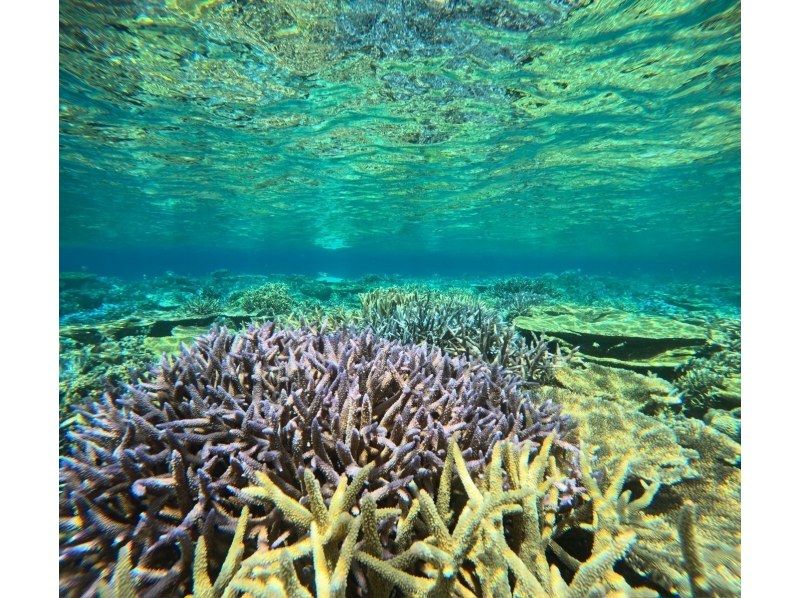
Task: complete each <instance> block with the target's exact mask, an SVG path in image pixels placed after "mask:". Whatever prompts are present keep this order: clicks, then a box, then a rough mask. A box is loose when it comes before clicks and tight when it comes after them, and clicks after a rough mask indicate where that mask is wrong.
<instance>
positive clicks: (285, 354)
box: [61, 324, 571, 595]
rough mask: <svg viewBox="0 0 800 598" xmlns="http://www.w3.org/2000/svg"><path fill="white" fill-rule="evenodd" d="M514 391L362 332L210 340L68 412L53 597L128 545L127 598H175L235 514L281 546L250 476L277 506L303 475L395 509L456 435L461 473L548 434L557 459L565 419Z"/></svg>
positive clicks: (92, 583) (489, 376) (106, 567)
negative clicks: (246, 514) (271, 489)
mask: <svg viewBox="0 0 800 598" xmlns="http://www.w3.org/2000/svg"><path fill="white" fill-rule="evenodd" d="M521 383H522V381H521V380H520V378H519V377H517V376H516V375H514V374H513V373H511V372H509V371H507V370H504V369H503V368H500V367H497V366H492V367H490V366H487V365H486V364H484V363H482V362H477V361H470V360H468V359H465V358H453V357H450V356H448V355H446V354H444V353H442V352H441V350H439V349H435V348H426V347H413V346H403V345H401V344H400V343H397V342H390V341H385V340H379V339H377V338H375V337H374V335H373V334H372V333H370V332H364V333H361V334H353V333H350V332H347V331H339V332H334V333H331V334H326V333H324V332H323V331H313V330H310V329H305V330H300V331H293V330H277V329H276V328H275V326H274V325H273V324H267V325H265V326H263V327H261V328H250V329H249V330H247V331H245V332H244V333H242V334H240V335H238V336H234V335H231V334H229V333H228V332H227V331H226V330H225V329H221V330H215V331H212V332H211V333H210V334H208V335H207V336H205V337H201V338H200V339H198V341H197V343H196V345H195V346H194V347H192V348H191V349H188V348H185V347H184V348H182V350H181V353H180V355H179V356H178V357H177V358H176V359H175V360H173V361H170V360H169V359H168V358H166V357H165V358H164V359H163V360H162V363H161V364H160V365H159V366H156V367H155V368H154V369H153V371H152V372H151V375H150V378H149V381H147V382H142V383H138V384H136V385H129V386H127V387H126V389H125V390H124V392H122V393H121V395H120V396H115V395H114V394H106V395H104V396H103V398H102V399H101V400H100V401H99V402H97V403H94V404H93V405H92V406H90V407H87V408H85V409H81V410H79V411H78V413H79V418H80V419H81V423H79V425H77V426H76V429H75V431H74V432H72V433H71V437H72V441H73V448H72V454H71V455H70V456H67V457H63V458H62V464H61V482H62V497H61V514H62V542H61V584H62V589H63V591H64V592H65V593H67V594H69V595H78V594H81V593H83V592H86V591H91V590H92V589H93V588H96V587H98V585H99V584H101V583H103V582H104V581H105V580H107V579H108V578H109V576H110V575H111V574H112V571H113V563H114V562H115V560H116V559H117V555H118V552H119V549H120V547H121V546H125V545H128V544H130V545H131V547H130V556H131V559H132V562H136V563H137V564H136V567H135V568H134V569H133V574H134V576H135V580H136V586H137V590H139V591H142V592H146V593H148V594H150V595H163V594H165V593H170V592H175V591H185V590H186V589H187V588H188V585H187V584H188V583H189V578H190V568H191V566H190V564H191V561H192V558H193V556H192V555H193V542H194V541H195V540H196V539H197V537H198V530H201V529H203V530H204V531H203V534H204V536H206V537H208V538H212V537H213V536H214V534H215V533H217V532H220V531H222V532H224V531H231V530H232V529H233V528H234V526H235V521H236V518H237V517H238V514H239V513H240V512H241V510H242V508H243V507H244V506H245V505H250V506H251V508H252V514H253V518H252V525H253V527H254V529H258V530H260V532H259V533H261V534H262V535H263V536H264V537H265V538H266V540H265V541H268V542H269V543H275V542H277V543H280V542H282V541H283V539H284V538H285V534H286V533H287V529H286V527H285V525H284V523H283V522H282V521H281V519H280V517H278V514H277V513H276V512H275V511H274V510H265V509H263V508H259V507H258V503H256V504H253V496H252V495H248V493H247V492H245V491H244V490H243V488H244V487H245V486H247V485H248V483H249V480H251V479H252V478H253V476H255V475H256V474H257V473H260V474H261V476H262V478H263V477H264V476H266V477H267V479H269V481H270V482H269V483H272V484H273V485H274V486H275V487H276V488H278V489H279V490H280V492H282V493H283V494H285V495H287V496H289V497H290V498H291V499H292V500H302V497H303V493H304V490H305V489H306V487H307V485H308V482H307V476H308V475H309V474H312V475H313V476H314V477H315V478H317V479H319V480H321V486H320V493H319V496H320V497H321V498H322V500H325V501H328V500H331V499H332V497H333V496H334V495H335V493H336V489H337V488H339V486H340V485H341V484H342V483H345V482H346V481H347V479H349V478H354V477H355V478H358V479H360V478H359V476H363V480H362V481H363V486H364V487H363V492H365V493H367V494H369V496H370V497H371V499H372V500H374V501H375V502H376V504H380V505H381V507H382V508H394V507H398V506H403V505H404V506H407V505H408V504H409V503H410V502H411V501H412V497H411V494H410V493H409V487H410V485H411V484H412V482H413V484H414V485H415V486H416V487H418V488H420V489H422V490H425V491H427V492H431V493H432V492H433V491H434V489H435V488H436V487H437V485H438V480H439V477H440V476H441V474H442V471H443V468H446V452H447V446H448V442H449V440H450V438H452V437H453V435H454V434H455V433H456V432H459V433H460V435H459V437H458V445H459V447H460V449H461V450H462V452H463V455H464V458H465V459H466V464H465V467H467V468H468V470H469V471H470V472H473V473H476V474H477V473H479V472H480V471H482V470H483V468H484V467H485V465H486V462H487V461H488V459H489V455H490V454H491V452H492V450H493V447H494V446H495V445H496V444H497V442H499V441H501V440H502V439H504V438H510V439H513V440H515V441H525V440H531V441H534V442H536V443H538V442H541V441H542V440H543V439H544V438H545V437H546V436H547V435H548V434H551V433H552V434H556V436H557V438H556V441H555V442H556V444H557V445H558V446H559V447H560V449H561V450H565V451H567V452H568V451H569V450H570V448H571V445H569V444H568V443H567V442H565V440H564V439H563V438H562V437H561V435H562V434H564V433H566V432H567V430H568V429H569V424H570V422H569V420H568V419H566V418H563V417H561V416H560V415H559V411H558V407H557V406H556V405H555V404H553V403H551V402H544V403H541V404H538V403H537V402H536V401H535V400H534V399H533V398H532V397H531V395H529V394H528V393H525V392H523V391H522V390H521ZM257 477H258V476H257ZM359 490H361V487H360V486H359ZM569 492H570V490H569V489H567V492H566V495H568V494H569ZM565 500H569V496H566V498H565ZM317 502H319V501H318V500H317Z"/></svg>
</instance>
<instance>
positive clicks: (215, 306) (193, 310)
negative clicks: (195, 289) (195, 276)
mask: <svg viewBox="0 0 800 598" xmlns="http://www.w3.org/2000/svg"><path fill="white" fill-rule="evenodd" d="M223 309H224V307H223V305H222V301H221V300H220V298H219V297H218V296H217V295H216V294H215V293H213V292H212V291H209V290H207V289H203V290H201V291H200V292H199V293H196V294H195V295H192V296H191V297H190V298H189V299H188V300H187V301H186V303H184V304H183V312H184V313H187V314H193V315H195V314H196V315H205V314H220V313H222V312H223Z"/></svg>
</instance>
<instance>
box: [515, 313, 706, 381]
mask: <svg viewBox="0 0 800 598" xmlns="http://www.w3.org/2000/svg"><path fill="white" fill-rule="evenodd" d="M514 326H516V327H517V328H518V329H520V330H523V331H526V332H532V333H535V334H546V335H547V336H549V337H552V338H555V339H558V340H561V341H564V342H566V343H568V344H569V345H571V346H578V347H580V351H581V355H582V356H583V358H584V359H585V360H587V361H593V362H595V363H599V364H601V365H608V366H613V367H623V368H626V369H631V370H634V371H637V372H641V373H647V372H648V371H649V372H653V373H657V374H659V375H661V376H663V377H665V378H672V377H674V376H675V369H676V368H677V367H679V366H681V365H682V364H685V363H686V362H687V361H688V360H689V359H691V358H692V357H694V356H695V355H696V354H697V352H698V351H699V350H700V349H701V348H702V347H703V346H704V345H705V344H706V343H707V341H708V336H709V333H708V331H707V330H706V329H705V328H703V327H701V326H697V325H694V324H687V323H685V322H680V321H678V320H674V319H672V318H667V317H663V316H650V315H643V314H638V313H631V312H626V311H622V310H619V309H613V308H595V307H581V306H575V305H558V306H539V307H532V308H531V309H530V311H529V313H528V315H526V316H519V317H517V318H515V319H514Z"/></svg>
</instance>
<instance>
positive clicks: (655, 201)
mask: <svg viewBox="0 0 800 598" xmlns="http://www.w3.org/2000/svg"><path fill="white" fill-rule="evenodd" d="M739 21H740V8H739V3H738V2H730V1H714V0H712V1H699V0H676V1H673V2H664V1H656V0H641V1H623V0H596V1H594V2H591V1H588V2H587V1H581V0H575V1H570V0H533V1H523V0H517V1H512V0H486V1H477V0H463V1H448V0H405V1H399V0H389V1H372V0H342V1H339V2H334V1H328V2H325V1H320V0H292V1H286V2H284V1H270V2H247V1H242V0H237V1H215V0H206V1H191V0H165V1H163V2H144V1H131V0H126V1H120V0H113V1H112V0H108V1H104V2H97V1H95V2H82V1H79V0H63V1H62V2H61V33H60V35H61V80H60V88H61V94H60V95H61V105H60V110H61V203H60V214H61V245H62V260H67V261H69V260H70V259H72V260H73V262H74V263H71V264H69V265H71V266H75V265H83V264H79V263H78V262H81V260H83V261H86V260H89V261H91V259H92V256H95V257H96V256H97V255H99V254H100V253H103V252H107V251H108V250H109V249H113V250H114V251H118V252H122V253H124V252H125V251H126V250H128V249H130V250H134V249H135V250H136V251H138V252H140V253H141V252H145V253H147V252H149V253H147V255H150V256H151V257H153V256H161V255H167V254H170V253H173V254H174V253H180V254H182V255H184V258H181V259H184V261H187V260H190V259H191V255H193V254H192V252H193V251H196V252H200V253H197V254H196V255H206V256H214V255H217V256H219V255H225V256H226V258H225V260H227V261H229V262H236V261H237V259H238V258H237V256H240V257H241V256H244V255H247V254H248V253H250V254H252V253H253V252H258V253H259V254H260V255H270V254H272V255H280V256H281V258H280V259H281V260H282V261H285V260H287V259H289V260H290V259H292V258H291V256H292V255H305V256H306V259H307V260H314V261H318V260H319V261H322V262H324V260H325V259H328V258H331V259H334V258H335V256H336V255H352V256H356V255H373V256H374V255H376V254H379V255H383V256H386V260H387V261H390V262H391V261H392V260H394V261H395V262H397V261H402V256H411V255H415V256H424V255H432V256H433V255H452V256H470V255H475V256H477V255H481V256H483V258H484V259H486V258H487V256H489V258H491V256H500V257H503V258H504V259H505V258H507V259H509V260H511V261H513V260H518V261H521V262H524V260H526V259H534V258H535V259H537V260H540V261H544V262H545V263H546V262H547V260H553V261H566V262H570V263H575V262H577V263H580V262H587V263H588V262H597V263H603V262H605V263H608V264H614V263H620V262H623V263H624V262H626V260H627V261H630V262H636V263H638V264H641V263H647V262H648V260H649V261H652V262H653V263H655V262H656V261H658V262H659V263H664V262H667V263H670V262H674V263H683V264H690V265H691V264H701V265H713V264H716V265H719V264H727V265H728V266H731V267H736V265H737V264H738V257H739V194H740V185H739V149H740V140H739V116H740V103H739V95H740V59H739V52H740V39H739ZM202 252H205V253H202ZM303 252H305V253H303ZM70 256H72V257H70ZM392 256H394V257H392ZM398 256H400V257H398ZM273 265H274V264H273ZM303 268H305V264H303V265H302V267H301V265H300V264H298V265H297V269H303ZM288 269H290V270H291V269H292V267H289V268H288ZM311 269H312V270H324V269H325V268H324V266H322V265H321V266H319V267H316V266H315V267H313V268H311Z"/></svg>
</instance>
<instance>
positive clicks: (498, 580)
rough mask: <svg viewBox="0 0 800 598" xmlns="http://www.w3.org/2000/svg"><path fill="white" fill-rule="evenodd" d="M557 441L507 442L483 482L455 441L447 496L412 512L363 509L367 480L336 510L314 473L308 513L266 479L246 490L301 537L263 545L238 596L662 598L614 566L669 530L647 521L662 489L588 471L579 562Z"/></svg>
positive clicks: (421, 498)
mask: <svg viewBox="0 0 800 598" xmlns="http://www.w3.org/2000/svg"><path fill="white" fill-rule="evenodd" d="M552 440H553V437H552V436H551V437H549V438H547V439H546V440H545V442H544V443H543V444H542V445H541V447H540V448H539V449H538V451H536V450H534V447H533V444H532V443H531V442H525V443H523V444H521V445H514V444H513V443H510V442H503V443H498V444H496V445H495V446H494V449H493V451H492V459H491V461H490V463H489V465H488V468H487V470H486V471H485V473H484V475H482V476H477V477H476V476H474V475H472V474H470V472H469V471H468V468H467V466H466V462H465V461H464V458H463V456H462V454H461V451H460V450H459V448H458V443H457V441H456V439H455V438H453V439H451V441H450V443H449V447H448V453H447V457H446V463H445V471H444V473H443V475H442V477H441V480H440V483H439V488H438V492H436V493H435V494H429V493H428V492H427V491H426V490H419V489H417V488H416V487H414V486H412V491H413V494H414V498H413V500H412V502H411V504H410V505H409V507H408V508H407V509H405V510H401V509H391V508H390V509H378V508H377V507H376V505H375V502H374V500H372V498H371V496H370V495H369V494H365V495H363V496H362V498H361V501H360V503H359V504H358V506H357V507H356V503H355V496H356V493H357V489H356V490H354V489H353V486H354V485H355V486H356V487H358V486H359V485H360V481H359V480H354V481H353V482H352V483H350V484H346V483H344V481H342V482H340V485H339V487H338V488H337V491H336V494H335V495H334V497H333V498H332V499H331V501H330V505H329V506H328V507H327V509H326V508H325V505H324V503H323V502H322V497H321V496H319V493H320V487H319V484H318V483H317V482H316V480H315V479H314V478H313V477H311V476H310V474H309V479H308V485H307V492H308V496H309V500H308V504H310V505H312V508H311V509H306V508H304V507H303V506H302V505H301V504H300V503H299V502H297V501H295V500H293V499H291V498H290V497H288V496H286V495H283V494H282V493H281V492H280V490H279V489H278V488H276V487H275V486H274V484H272V483H271V482H270V481H269V480H268V478H266V477H265V476H262V477H261V478H260V479H259V480H258V482H257V484H256V485H255V486H254V487H251V488H247V489H246V490H245V492H247V493H249V494H251V495H252V496H254V497H259V498H260V499H262V500H265V501H269V502H270V503H272V504H274V505H275V506H276V507H277V508H278V510H280V511H281V513H282V514H283V515H284V516H285V517H286V518H287V519H289V520H291V521H292V522H293V524H294V525H295V526H296V528H297V529H299V530H301V532H302V533H301V534H300V536H299V538H298V540H297V541H296V542H295V543H293V544H291V545H289V546H283V547H266V546H263V547H262V548H260V549H259V550H257V551H256V552H255V553H254V554H253V555H252V556H250V557H248V558H247V559H245V560H244V561H243V563H242V567H241V568H240V570H239V572H238V573H237V574H236V575H235V576H234V578H233V580H232V582H231V586H230V588H231V589H232V590H233V592H234V595H239V593H240V592H241V593H248V594H250V595H262V594H264V593H266V592H267V591H268V590H269V589H270V588H271V587H274V588H281V589H283V590H284V591H287V590H288V589H289V588H293V589H294V591H293V592H288V591H287V593H288V594H289V595H297V596H300V595H304V596H305V595H311V594H310V591H309V590H310V589H311V588H314V589H315V590H316V595H318V596H341V595H345V591H346V590H347V589H348V588H347V587H346V585H347V584H348V583H350V584H352V585H355V586H356V587H355V588H352V592H349V593H348V595H362V596H367V595H369V596H378V597H385V596H390V595H394V594H393V593H392V592H395V591H399V592H401V593H402V595H408V596H426V597H427V596H431V597H433V596H481V595H482V596H512V595H513V596H526V597H527V596H530V597H536V598H538V597H542V598H547V597H553V598H562V597H570V598H578V597H583V596H604V595H609V594H610V593H613V592H616V593H618V594H619V595H625V596H657V595H658V594H657V592H654V591H652V590H650V589H647V588H644V587H636V588H634V587H631V585H630V584H629V583H628V582H627V581H626V580H625V579H624V578H623V577H622V576H621V575H619V574H618V573H616V572H615V571H614V566H615V565H616V564H617V563H618V562H619V561H621V560H624V559H627V557H628V555H631V554H633V553H634V551H636V550H637V547H638V544H639V536H640V535H641V536H642V537H643V538H645V539H646V538H647V537H648V536H651V535H653V534H656V533H659V532H660V531H661V530H660V529H658V524H663V522H661V521H660V520H658V518H651V517H648V516H645V515H642V514H641V511H642V510H643V509H644V508H645V507H647V505H648V504H649V503H650V501H651V500H652V498H653V496H654V495H655V493H656V491H657V490H658V484H651V485H650V486H648V487H647V488H646V491H645V492H644V494H642V496H640V497H639V498H637V499H635V500H631V492H630V490H624V489H623V485H624V483H625V480H626V472H627V469H626V468H625V467H622V468H620V469H619V470H618V471H617V472H616V474H615V475H614V477H613V478H612V480H611V482H610V483H609V484H608V486H607V487H606V488H605V490H601V489H600V486H599V485H598V484H597V483H596V482H594V480H593V479H591V475H589V477H588V478H587V479H588V480H589V481H590V485H589V487H588V494H589V498H590V502H588V503H586V505H585V510H587V511H588V512H590V513H591V523H587V524H585V527H586V528H588V529H589V530H591V533H592V534H593V542H592V548H591V551H590V554H589V555H588V556H587V558H585V559H583V560H578V559H577V558H575V557H574V556H572V555H570V554H569V553H568V552H567V550H565V549H564V548H563V547H562V546H561V545H560V544H559V543H558V540H559V538H560V537H562V536H563V534H564V533H565V531H566V530H567V529H569V528H570V527H571V526H576V525H578V524H577V523H575V520H574V518H572V517H560V516H559V515H558V514H557V510H558V509H557V503H558V500H557V499H558V494H559V487H560V486H561V485H562V484H563V483H564V481H565V478H564V475H563V474H562V473H561V472H560V471H559V468H558V465H557V461H556V459H555V458H554V457H553V456H552V455H551V448H552ZM586 463H588V462H586ZM586 463H585V464H584V469H585V470H586V471H585V473H587V474H590V473H591V472H589V471H588V466H587V465H586ZM314 496H317V498H314ZM313 505H317V506H313ZM348 568H349V569H350V575H346V574H345V572H346V571H347V570H348ZM298 570H299V571H300V572H301V573H300V575H299V576H298ZM565 572H566V573H565Z"/></svg>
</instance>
